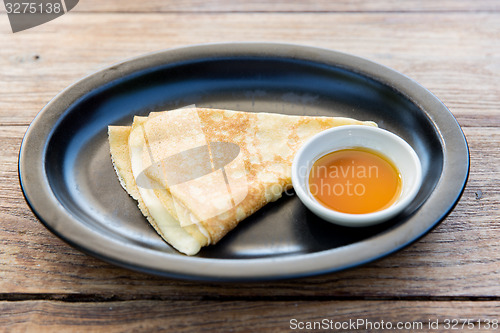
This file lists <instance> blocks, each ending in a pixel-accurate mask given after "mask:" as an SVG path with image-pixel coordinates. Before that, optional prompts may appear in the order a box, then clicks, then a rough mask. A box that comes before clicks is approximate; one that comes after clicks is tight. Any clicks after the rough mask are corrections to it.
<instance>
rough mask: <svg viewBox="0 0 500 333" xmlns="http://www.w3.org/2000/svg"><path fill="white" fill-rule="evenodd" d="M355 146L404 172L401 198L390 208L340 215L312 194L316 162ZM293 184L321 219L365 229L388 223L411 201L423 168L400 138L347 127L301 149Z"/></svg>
mask: <svg viewBox="0 0 500 333" xmlns="http://www.w3.org/2000/svg"><path fill="white" fill-rule="evenodd" d="M356 147H364V148H369V149H372V150H375V151H378V152H380V153H381V154H382V155H384V156H386V157H387V158H389V159H390V160H391V161H392V162H393V163H394V165H395V166H396V168H397V169H398V170H399V172H400V173H401V178H402V189H401V195H400V197H399V198H398V199H397V200H396V201H395V202H394V203H393V204H392V205H391V206H389V207H388V208H386V209H383V210H380V211H377V212H374V213H367V214H348V213H341V212H337V211H335V210H332V209H329V208H327V207H325V206H323V205H322V204H320V203H319V202H318V201H317V200H316V199H315V198H314V197H313V196H312V194H311V192H310V191H309V173H310V171H311V168H312V166H313V164H314V162H315V161H316V160H318V159H319V158H320V157H322V156H324V155H326V154H328V153H331V152H333V151H337V150H340V149H347V148H356ZM292 183H293V187H294V189H295V193H297V196H298V197H299V199H300V200H301V201H302V202H303V203H304V205H306V207H307V208H309V209H310V210H311V211H312V212H313V213H314V214H316V215H317V216H319V217H320V218H322V219H324V220H326V221H329V222H332V223H335V224H339V225H343V226H349V227H364V226H369V225H374V224H377V223H381V222H383V221H386V220H388V219H389V218H391V217H393V216H395V215H396V214H398V213H400V212H401V211H403V209H404V208H405V207H407V206H408V205H409V204H410V203H411V202H412V200H413V199H414V198H415V196H416V195H417V193H418V191H419V189H420V185H421V183H422V166H421V164H420V160H419V158H418V156H417V154H416V153H415V151H414V150H413V149H412V148H411V146H410V145H409V144H408V143H407V142H406V141H404V140H403V139H401V138H400V137H399V136H397V135H395V134H393V133H391V132H389V131H386V130H383V129H381V128H377V127H369V126H363V125H346V126H339V127H335V128H332V129H329V130H326V131H323V132H321V133H318V134H316V135H315V136H313V137H312V138H310V139H309V140H308V141H307V142H306V143H305V144H304V145H303V146H302V147H301V148H300V149H299V151H298V152H297V154H296V155H295V158H294V160H293V164H292Z"/></svg>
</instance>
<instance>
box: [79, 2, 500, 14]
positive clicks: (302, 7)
mask: <svg viewBox="0 0 500 333" xmlns="http://www.w3.org/2000/svg"><path fill="white" fill-rule="evenodd" d="M499 9H500V5H499V4H498V2H497V1H494V0H480V1H470V0H458V1H457V0H454V1H452V0H446V1H397V0H384V1H362V0H354V1H348V0H342V1H328V0H277V1H262V0H250V1H246V0H234V1H226V0H189V1H171V0H170V1H162V0H153V1H147V2H132V1H127V2H125V3H124V2H123V1H119V0H111V1H98V0H86V1H81V3H80V4H78V6H77V7H76V8H75V10H77V11H91V12H110V11H113V12H129V11H130V12H255V11H259V12H277V11H279V12H358V11H373V12H380V11H387V12H401V11H402V12H407V11H471V12H472V11H481V10H484V11H495V10H499Z"/></svg>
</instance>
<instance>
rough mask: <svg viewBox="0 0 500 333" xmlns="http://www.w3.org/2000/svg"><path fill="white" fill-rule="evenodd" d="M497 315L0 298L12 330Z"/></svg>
mask: <svg viewBox="0 0 500 333" xmlns="http://www.w3.org/2000/svg"><path fill="white" fill-rule="evenodd" d="M193 313H196V315H193ZM499 317H500V302H484V301H482V302H481V301H479V302H470V301H460V302H436V301H401V302H397V303H395V302H388V301H326V302H301V301H298V302H297V301H290V302H283V301H280V302H262V301H255V302H242V301H228V302H214V301H177V302H171V301H127V302H104V303H99V302H92V303H65V302H57V301H24V302H15V303H7V302H0V327H3V328H7V329H9V330H12V331H15V332H24V331H28V332H54V331H64V332H73V331H75V332H80V331H81V330H82V329H84V330H85V331H91V332H104V331H105V332H108V333H110V332H123V331H127V332H147V331H163V330H168V331H169V332H290V331H307V332H311V331H314V332H319V331H321V332H325V331H328V332H360V331H388V330H389V329H388V328H392V329H394V330H395V331H398V332H430V331H433V332H435V331H436V330H435V329H434V328H439V329H441V330H443V331H453V330H452V329H451V327H452V324H453V323H452V322H448V321H447V320H450V319H457V320H458V319H463V320H462V321H458V323H456V326H455V330H459V331H470V332H472V331H476V332H478V331H482V330H485V329H486V327H490V329H488V330H487V331H488V332H490V331H495V329H492V328H493V327H497V326H496V324H495V323H498V319H499ZM382 321H383V323H382ZM315 322H316V324H315ZM306 325H311V326H310V327H316V328H317V329H315V330H312V329H309V330H304V329H303V330H300V329H299V328H300V327H303V328H305V327H308V326H306ZM313 325H317V326H313ZM321 325H323V326H321ZM358 325H359V326H358ZM382 325H383V326H382ZM405 325H406V328H407V329H405ZM431 325H432V326H431ZM434 325H436V326H434ZM463 325H464V326H463ZM469 325H470V326H469ZM480 325H481V326H480ZM487 325H490V326H487ZM342 326H343V327H344V329H342ZM448 326H449V327H448ZM462 326H463V327H464V329H463V330H461V328H462ZM377 327H384V328H386V329H385V330H382V329H376V328H377ZM398 327H403V329H400V330H396V329H397V328H398ZM447 327H448V329H446V328H447ZM431 328H433V329H431Z"/></svg>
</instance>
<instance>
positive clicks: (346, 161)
mask: <svg viewBox="0 0 500 333" xmlns="http://www.w3.org/2000/svg"><path fill="white" fill-rule="evenodd" d="M401 188H402V180H401V174H400V172H399V170H398V169H397V168H396V166H395V165H394V164H393V163H392V161H390V160H389V159H388V158H387V157H385V156H384V155H382V154H380V153H379V152H376V151H374V150H371V149H367V148H361V147H359V148H349V149H342V150H337V151H334V152H332V153H329V154H327V155H325V156H322V157H321V158H319V159H318V160H317V161H316V162H315V163H314V164H313V166H312V168H311V171H310V173H309V190H310V192H311V194H312V195H313V197H314V198H316V200H317V201H318V202H320V203H321V204H322V205H323V206H325V207H327V208H329V209H332V210H335V211H338V212H342V213H349V214H367V213H373V212H377V211H380V210H383V209H385V208H387V207H389V206H391V205H392V204H393V203H394V202H395V201H396V200H397V199H398V197H399V195H400V194H401Z"/></svg>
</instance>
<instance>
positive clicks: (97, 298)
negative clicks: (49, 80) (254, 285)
mask: <svg viewBox="0 0 500 333" xmlns="http://www.w3.org/2000/svg"><path fill="white" fill-rule="evenodd" d="M194 300H203V301H249V302H262V301H271V302H276V301H285V302H297V301H315V302H331V301H408V302H429V301H432V302H485V301H489V302H495V301H500V296H486V295H485V296H472V295H471V296H427V295H420V296H396V297H388V296H379V297H378V296H319V295H314V296H257V297H252V296H243V297H237V296H223V297H216V296H202V297H189V296H188V297H172V296H154V295H147V296H145V297H144V296H142V297H138V296H126V295H125V296H123V295H120V296H118V295H116V294H58V293H0V302H5V301H6V302H24V301H59V302H68V303H87V302H101V303H102V302H128V301H194Z"/></svg>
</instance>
